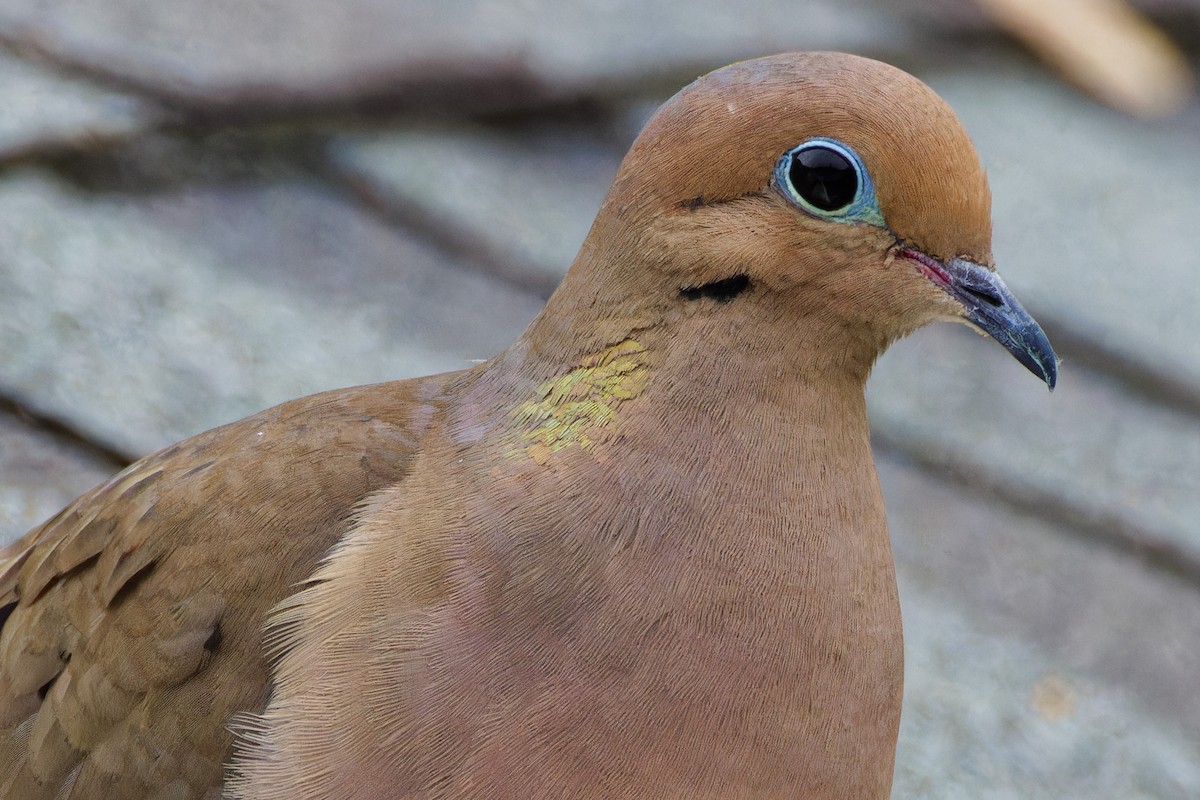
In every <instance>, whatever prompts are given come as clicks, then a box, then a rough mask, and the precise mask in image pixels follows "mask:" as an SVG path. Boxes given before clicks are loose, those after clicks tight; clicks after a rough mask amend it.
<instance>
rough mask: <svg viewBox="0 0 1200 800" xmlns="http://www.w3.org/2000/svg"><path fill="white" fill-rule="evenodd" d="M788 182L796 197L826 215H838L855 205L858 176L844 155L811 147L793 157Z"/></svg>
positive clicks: (822, 148) (818, 147) (828, 149)
mask: <svg viewBox="0 0 1200 800" xmlns="http://www.w3.org/2000/svg"><path fill="white" fill-rule="evenodd" d="M788 179H789V180H791V182H792V186H793V187H794V188H795V190H796V193H797V194H799V195H800V196H801V197H803V198H804V199H805V200H807V201H808V202H810V203H812V204H813V205H814V206H816V207H817V208H819V209H821V210H822V211H837V210H838V209H839V208H845V207H846V206H848V205H850V204H851V203H853V202H854V195H855V194H856V193H857V192H858V175H857V174H856V173H855V172H854V165H853V164H851V163H850V161H849V159H847V158H846V157H845V156H844V155H842V154H841V153H839V152H837V151H836V150H831V149H830V148H828V147H821V146H817V147H809V148H807V149H805V150H801V151H800V152H798V153H793V154H792V163H791V166H789V167H788Z"/></svg>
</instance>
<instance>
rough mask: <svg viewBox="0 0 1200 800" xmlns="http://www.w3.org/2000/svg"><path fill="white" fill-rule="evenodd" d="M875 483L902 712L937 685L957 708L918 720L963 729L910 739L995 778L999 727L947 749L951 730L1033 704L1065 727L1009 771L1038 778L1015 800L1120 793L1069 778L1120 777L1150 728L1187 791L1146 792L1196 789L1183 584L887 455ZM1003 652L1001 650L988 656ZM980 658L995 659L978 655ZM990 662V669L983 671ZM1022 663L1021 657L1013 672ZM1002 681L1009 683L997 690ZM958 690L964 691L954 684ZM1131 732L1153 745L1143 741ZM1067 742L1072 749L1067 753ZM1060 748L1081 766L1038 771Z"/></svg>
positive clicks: (1194, 644) (935, 691)
mask: <svg viewBox="0 0 1200 800" xmlns="http://www.w3.org/2000/svg"><path fill="white" fill-rule="evenodd" d="M880 474H881V480H882V483H883V487H884V494H885V497H886V499H887V505H888V519H889V522H890V524H891V529H892V541H893V545H894V549H895V553H896V562H897V570H898V573H899V581H900V594H901V600H902V602H903V605H904V611H905V632H906V636H907V639H908V645H909V649H908V652H909V653H910V654H913V655H914V656H915V658H916V659H917V660H916V661H914V662H910V663H909V665H908V667H907V670H906V675H908V676H909V679H908V691H909V697H910V698H911V699H912V700H913V701H914V703H915V706H913V705H908V706H906V709H905V714H906V715H907V714H908V712H909V710H910V709H911V708H913V707H920V706H921V705H922V704H924V705H925V706H926V707H928V706H929V705H930V704H931V703H936V702H940V701H941V700H942V699H943V698H944V696H945V695H946V691H944V690H947V689H949V690H951V691H950V692H949V697H948V698H946V699H952V700H953V702H954V703H955V704H963V705H965V706H966V707H965V708H956V709H945V710H943V711H936V710H928V711H927V712H922V713H929V714H933V715H945V716H954V717H955V718H957V719H959V720H960V722H958V723H954V722H949V721H946V722H945V723H944V724H945V727H944V728H943V727H941V725H942V723H939V724H938V725H937V726H933V727H924V726H921V727H920V728H919V738H921V739H926V738H929V739H931V740H932V739H936V738H937V737H938V736H939V735H941V736H945V737H946V738H947V740H948V741H947V743H946V745H945V746H946V747H952V748H954V749H958V750H959V751H960V752H962V753H963V755H964V757H969V758H972V759H976V760H979V759H983V760H987V759H995V763H994V764H993V766H992V767H991V768H989V770H988V771H989V772H992V773H993V774H1002V773H999V772H998V771H999V770H1000V765H1001V764H1002V763H1003V762H1004V760H1005V759H1006V758H1007V757H1008V756H1006V755H997V754H994V753H993V754H988V753H987V750H988V746H987V745H985V744H984V743H985V742H987V741H988V740H989V739H991V738H993V737H994V738H997V739H998V740H999V741H997V743H996V745H995V746H999V747H1004V746H1005V745H1004V743H1003V742H1004V740H1003V737H1001V736H999V734H1001V733H1003V729H1002V728H998V729H996V730H995V731H993V732H992V733H990V734H989V733H986V728H984V727H976V728H975V730H974V732H973V733H971V736H970V741H968V740H963V741H961V742H959V743H958V744H953V736H954V734H953V731H954V730H955V729H956V728H958V727H961V726H963V725H965V726H967V730H969V729H970V726H971V725H972V724H974V723H975V722H983V721H984V718H986V717H988V716H989V715H993V714H1001V715H1014V714H1018V712H1019V713H1020V714H1026V713H1028V712H1030V711H1033V712H1036V713H1037V716H1040V717H1043V718H1044V721H1045V722H1051V723H1055V722H1069V723H1071V724H1068V725H1065V726H1064V727H1062V728H1059V729H1057V733H1056V734H1055V735H1057V736H1060V737H1062V738H1061V741H1060V745H1056V746H1055V747H1056V748H1057V750H1058V752H1057V753H1039V752H1037V750H1036V749H1033V750H1029V751H1027V752H1025V753H1024V754H1023V755H1022V756H1021V759H1020V761H1018V762H1016V763H1015V764H1014V768H1013V770H1012V772H1013V773H1014V774H1013V778H1014V779H1017V778H1020V772H1021V771H1022V770H1030V771H1031V772H1032V774H1033V775H1034V776H1035V777H1038V778H1039V779H1044V780H1045V781H1046V782H1047V783H1046V789H1045V790H1043V791H1042V792H1033V793H1031V794H1028V795H1022V794H1021V793H1020V792H1017V793H1015V794H1013V795H1011V796H1013V797H1022V796H1028V797H1055V796H1058V795H1056V794H1055V793H1054V791H1052V790H1051V789H1052V788H1053V789H1055V790H1057V789H1062V788H1063V787H1071V786H1075V787H1076V789H1072V790H1071V791H1070V792H1068V793H1067V794H1064V795H1061V796H1070V797H1076V796H1077V797H1098V796H1103V797H1113V798H1119V797H1122V796H1124V795H1121V794H1120V793H1119V792H1116V791H1114V790H1115V789H1116V788H1117V786H1116V785H1111V786H1109V791H1108V793H1103V794H1089V792H1088V791H1087V790H1086V789H1087V787H1088V786H1089V785H1090V784H1089V783H1088V780H1090V779H1088V778H1086V776H1084V775H1083V774H1081V773H1076V771H1077V770H1084V769H1086V770H1097V771H1099V772H1104V771H1105V770H1109V771H1111V770H1114V769H1119V767H1118V765H1121V764H1124V765H1125V766H1126V767H1130V768H1132V767H1133V766H1134V765H1135V764H1136V762H1137V761H1139V760H1140V761H1143V762H1145V760H1146V759H1147V758H1153V757H1154V755H1153V753H1154V751H1156V750H1158V749H1159V747H1160V746H1162V745H1164V744H1165V742H1164V741H1163V740H1161V739H1157V738H1153V733H1152V731H1153V729H1154V728H1158V729H1160V730H1161V731H1162V732H1163V733H1165V734H1166V735H1167V739H1168V740H1169V739H1174V742H1173V743H1171V745H1170V747H1167V748H1166V749H1165V750H1164V751H1163V752H1173V753H1174V755H1172V756H1171V757H1170V759H1176V758H1177V757H1180V756H1183V757H1185V760H1186V762H1187V763H1186V767H1187V769H1186V770H1185V771H1184V772H1185V774H1186V781H1184V775H1179V774H1177V773H1179V768H1178V765H1172V764H1171V763H1167V764H1165V765H1164V768H1163V772H1164V777H1169V776H1172V775H1174V776H1175V777H1174V778H1173V780H1178V781H1183V784H1182V785H1184V786H1187V787H1189V788H1190V791H1187V792H1174V791H1166V788H1167V787H1169V786H1171V785H1172V784H1171V783H1170V781H1166V782H1159V783H1155V782H1153V781H1152V782H1150V783H1149V784H1148V785H1147V787H1145V788H1147V790H1148V788H1149V786H1153V785H1157V786H1158V787H1159V788H1160V789H1162V791H1161V793H1155V792H1153V791H1150V792H1149V794H1148V795H1146V796H1152V797H1164V798H1171V797H1180V798H1182V797H1190V796H1196V789H1197V787H1200V697H1197V695H1196V693H1195V691H1194V676H1195V675H1196V674H1197V672H1198V671H1200V592H1197V590H1196V587H1195V585H1194V584H1193V583H1190V582H1187V581H1183V580H1179V579H1176V578H1173V577H1169V576H1164V575H1163V574H1162V572H1161V571H1159V570H1156V569H1153V568H1148V567H1146V566H1145V565H1143V564H1141V563H1139V562H1138V561H1136V560H1135V559H1131V558H1129V557H1128V556H1127V555H1126V554H1123V553H1120V552H1116V551H1112V550H1107V549H1103V548H1096V547H1095V546H1094V544H1092V542H1090V541H1089V540H1088V539H1087V538H1086V537H1080V536H1078V535H1072V534H1071V533H1070V532H1068V531H1065V530H1063V529H1061V528H1058V527H1057V526H1055V525H1053V524H1048V523H1046V522H1044V521H1039V520H1037V519H1035V518H1033V517H1030V516H1028V515H1023V514H1018V513H1015V512H1011V511H1008V510H1006V509H1005V508H1004V507H1003V506H999V505H996V504H994V503H992V502H989V501H988V500H987V499H986V498H983V497H981V496H979V495H976V494H971V493H966V492H963V491H962V490H961V489H958V488H956V487H952V486H946V485H944V484H940V483H939V482H938V481H936V480H934V479H931V478H930V477H929V476H928V475H927V474H924V473H922V472H921V471H919V470H917V469H914V468H912V467H911V466H908V465H905V464H902V463H899V462H897V461H896V460H895V459H893V458H890V457H885V458H882V459H880ZM939 617H941V620H939ZM954 618H957V619H958V620H959V621H958V622H954V621H953V619H954ZM947 626H948V628H949V630H947V629H946V628H947ZM955 628H957V629H958V630H959V632H963V631H965V630H966V629H969V630H970V635H969V636H965V637H964V639H963V641H961V642H958V643H955V642H954V638H956V637H957V636H958V635H959V634H958V633H957V632H955V630H954V629H955ZM975 637H982V638H989V637H995V638H996V639H997V640H998V641H997V642H995V643H993V644H991V645H986V646H984V647H982V648H980V647H979V646H978V644H979V640H978V639H976V641H975V643H974V644H972V643H971V640H972V639H973V638H975ZM1010 648H1011V649H1013V650H1014V652H1013V653H1012V654H1009V655H1007V656H1001V655H1000V653H1002V652H1003V651H1005V650H1008V649H1010ZM981 650H990V651H992V653H993V655H991V656H984V655H983V654H982V653H981ZM933 656H936V660H931V659H932V657H933ZM991 659H994V660H995V663H993V664H991V665H990V666H989V665H988V661H989V660H991ZM1024 659H1029V661H1030V663H1029V664H1028V665H1023V664H1022V661H1023V660H1024ZM1006 673H1008V674H1007V677H1006ZM1050 676H1059V678H1060V679H1061V683H1060V684H1059V685H1056V683H1055V681H1051V682H1050V683H1049V684H1045V685H1042V686H1039V684H1041V683H1042V681H1044V680H1046V679H1047V678H1048V677H1050ZM914 681H915V683H914ZM945 681H951V682H950V683H944V682H945ZM998 681H1007V682H1008V683H1007V684H1004V683H1000V684H999V685H997V682H998ZM957 682H961V685H958V686H954V685H953V684H954V683H957ZM1063 684H1065V686H1064V685H1063ZM1075 684H1078V686H1076V687H1075V688H1071V687H1072V686H1073V685H1075ZM921 687H925V688H921ZM939 687H941V688H939ZM1080 687H1082V688H1080ZM1035 689H1037V691H1036V692H1035ZM926 694H927V695H928V698H927V699H926V700H921V699H920V698H921V696H922V695H926ZM1101 711H1102V713H1101ZM1089 714H1098V715H1099V716H1100V717H1105V718H1107V719H1106V721H1105V722H1104V724H1103V725H1100V724H1097V727H1095V728H1094V729H1093V730H1089V728H1090V727H1092V726H1091V725H1090V724H1089V723H1087V722H1086V720H1085V719H1084V718H1085V717H1086V716H1088V715H1089ZM1126 717H1127V719H1125V723H1124V725H1122V724H1120V723H1121V720H1122V718H1126ZM1033 719H1034V717H1029V718H1028V719H1027V720H1026V722H1025V723H1022V724H1023V725H1024V724H1028V722H1029V721H1031V720H1033ZM1093 719H1097V720H1098V717H1095V716H1094V717H1093ZM906 724H909V723H908V721H907V720H906ZM987 724H989V725H990V724H992V722H988V723H987ZM1039 724H1040V723H1039ZM939 730H941V731H942V733H940V734H939ZM1014 733H1015V732H1014ZM1110 733H1111V734H1112V735H1113V736H1114V737H1115V738H1114V739H1113V740H1112V741H1107V742H1106V741H1105V739H1104V736H1106V735H1109V734H1110ZM1143 735H1146V736H1148V737H1151V738H1150V739H1147V740H1146V741H1145V742H1144V743H1141V742H1140V741H1139V740H1140V739H1141V737H1142V736H1143ZM1016 738H1017V740H1019V739H1020V737H1019V736H1017V737H1016ZM1068 740H1071V741H1073V744H1072V745H1071V746H1070V747H1066V743H1067V741H1068ZM920 747H921V748H923V747H925V745H921V746H920ZM1071 751H1077V752H1076V757H1077V759H1079V762H1078V763H1075V764H1069V763H1052V764H1043V766H1041V767H1039V766H1037V765H1036V764H1035V763H1034V762H1036V761H1038V759H1041V758H1043V757H1046V758H1052V759H1055V760H1058V759H1060V758H1061V757H1062V756H1063V755H1065V754H1066V753H1068V752H1071ZM1008 755H1014V753H1013V751H1009V753H1008ZM1135 755H1136V757H1135ZM1170 759H1169V762H1170ZM1021 761H1023V762H1025V763H1024V764H1022V763H1020V762H1021ZM955 763H957V761H956V760H952V761H949V762H948V763H947V765H946V766H947V767H953V765H954V764H955ZM1144 765H1145V764H1144V763H1143V766H1144ZM926 767H928V768H929V769H934V766H933V765H932V764H927V765H925V766H924V767H922V769H921V771H922V772H925V771H927V770H926ZM943 768H945V767H943ZM1139 769H1140V767H1139ZM1073 773H1076V774H1073ZM1125 775H1126V777H1129V776H1130V775H1131V773H1128V772H1127V773H1126V774H1125ZM1108 777H1110V778H1113V779H1115V778H1116V777H1117V776H1116V775H1113V774H1110V775H1109V776H1108ZM1102 778H1103V776H1097V779H1102ZM1076 781H1078V782H1076ZM1005 785H1007V784H1005ZM897 796H898V797H908V796H924V795H923V794H920V793H917V794H900V795H897ZM942 796H946V797H954V796H955V795H954V794H953V793H948V794H945V795H942ZM959 796H963V797H967V796H971V797H973V796H975V795H974V794H973V793H970V792H963V793H962V794H961V795H959ZM996 796H1005V797H1007V796H1010V795H996ZM1131 796H1133V795H1131ZM1136 796H1143V795H1136Z"/></svg>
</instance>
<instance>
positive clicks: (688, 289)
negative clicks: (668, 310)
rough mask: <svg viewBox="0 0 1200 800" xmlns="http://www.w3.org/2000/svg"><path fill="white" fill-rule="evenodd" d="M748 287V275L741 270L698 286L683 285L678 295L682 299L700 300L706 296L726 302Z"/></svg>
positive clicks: (719, 301)
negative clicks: (735, 273)
mask: <svg viewBox="0 0 1200 800" xmlns="http://www.w3.org/2000/svg"><path fill="white" fill-rule="evenodd" d="M749 288H750V276H749V275H747V274H745V273H744V272H742V273H738V274H737V275H730V276H729V277H728V278H721V279H720V280H717V281H710V282H709V283H705V284H701V285H699V286H684V287H683V288H682V289H680V290H679V296H680V297H682V298H683V299H684V300H700V299H701V298H704V297H708V298H711V299H713V300H716V301H717V302H718V303H728V302H729V301H730V300H732V299H733V298H735V297H737V296H738V295H739V294H741V293H742V292H744V291H746V290H747V289H749Z"/></svg>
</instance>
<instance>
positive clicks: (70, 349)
mask: <svg viewBox="0 0 1200 800" xmlns="http://www.w3.org/2000/svg"><path fill="white" fill-rule="evenodd" d="M814 48H820V49H841V50H850V51H854V52H857V53H860V54H864V55H870V56H875V57H879V58H883V59H885V60H888V61H891V62H892V63H895V64H897V65H898V66H901V67H904V68H906V69H908V70H909V71H912V72H914V73H915V74H917V75H918V76H920V77H922V78H923V79H925V80H926V81H927V82H929V83H930V84H931V85H932V86H933V87H934V88H935V89H937V90H938V91H939V92H941V93H942V94H943V95H944V96H945V97H946V98H947V99H948V100H949V101H950V102H951V104H952V105H954V107H955V108H956V109H957V110H958V112H959V113H960V115H961V116H962V118H963V119H964V121H965V123H966V126H967V128H968V129H969V131H970V132H971V134H972V135H973V137H974V138H975V141H976V143H977V145H978V147H979V150H980V152H981V154H982V156H983V159H984V162H985V163H986V165H987V167H988V171H989V174H990V176H991V180H992V188H993V194H994V200H995V229H996V248H995V249H996V258H997V262H998V265H999V266H1000V268H1001V271H1002V272H1003V274H1004V275H1005V276H1006V278H1007V280H1008V282H1009V285H1010V286H1011V287H1012V288H1013V289H1014V290H1015V291H1016V293H1017V295H1018V296H1020V297H1021V298H1023V299H1024V300H1025V301H1026V304H1027V306H1028V307H1029V308H1030V309H1031V310H1032V311H1033V312H1034V314H1035V315H1036V316H1037V317H1038V318H1039V319H1040V320H1041V321H1042V323H1043V324H1044V326H1045V328H1046V330H1047V332H1048V333H1049V335H1050V338H1051V340H1052V341H1053V342H1054V343H1055V344H1056V345H1057V347H1058V349H1059V352H1060V355H1061V356H1062V357H1063V364H1062V370H1061V381H1060V386H1059V389H1058V390H1057V391H1056V392H1055V393H1054V394H1053V395H1048V394H1047V393H1046V391H1045V388H1044V387H1042V386H1041V385H1040V384H1039V382H1038V381H1037V380H1036V379H1034V378H1033V377H1032V376H1030V375H1028V374H1026V373H1025V372H1024V371H1023V369H1022V368H1021V367H1020V366H1019V365H1018V364H1016V362H1015V361H1013V360H1012V359H1010V358H1009V357H1008V356H1007V354H1005V353H1004V352H1003V351H1002V350H1001V349H1000V348H999V347H996V346H995V345H994V344H992V343H989V342H983V341H976V340H974V339H973V335H972V334H971V333H970V332H969V331H966V330H965V329H961V328H957V327H952V326H936V327H934V328H932V329H929V330H926V331H923V332H922V333H920V334H918V335H916V336H914V337H913V338H912V339H910V340H908V341H906V342H902V343H901V344H899V345H897V346H896V347H895V348H894V349H893V350H892V352H890V353H889V354H888V355H887V356H886V357H885V359H884V360H883V361H882V362H881V363H880V364H879V366H878V367H877V370H876V374H875V376H874V378H873V380H872V385H871V389H870V394H871V403H872V408H873V421H874V425H875V430H876V436H875V441H876V447H877V455H878V461H879V467H880V472H881V475H882V478H883V483H884V490H885V492H886V494H887V498H888V504H889V514H890V518H891V524H892V530H893V538H894V541H895V549H896V555H897V560H898V566H899V576H900V588H901V595H902V598H903V603H904V611H905V621H906V630H907V640H908V665H907V697H906V705H905V710H904V721H903V730H902V737H901V743H900V753H899V763H898V768H897V777H896V797H898V798H910V797H915V798H946V800H951V799H952V798H953V799H955V800H957V799H958V798H975V799H990V798H1014V799H1015V798H1022V800H1025V799H1027V798H1055V800H1060V799H1061V798H1087V799H1088V800H1096V799H1097V798H1114V799H1116V798H1119V799H1120V800H1131V799H1132V798H1151V797H1153V798H1192V797H1200V691H1197V689H1198V687H1200V683H1198V681H1200V346H1198V345H1197V344H1196V342H1197V340H1198V339H1197V337H1198V336H1200V327H1198V315H1197V311H1196V308H1197V305H1198V304H1200V283H1198V278H1200V266H1198V264H1197V261H1198V258H1197V241H1198V237H1197V234H1196V230H1197V227H1198V226H1200V106H1198V105H1197V102H1196V101H1195V100H1194V99H1193V97H1192V84H1191V82H1192V78H1191V75H1192V69H1191V65H1192V64H1194V63H1195V60H1196V57H1197V55H1198V54H1200V2H1198V1H1197V0H1142V1H1141V2H1138V3H1136V4H1134V5H1133V6H1127V5H1124V4H1122V3H1119V2H1117V1H1116V0H1053V1H1051V0H980V2H978V3H976V2H973V1H972V0H899V1H897V2H892V1H890V0H812V1H810V2H804V1H803V0H790V1H786V2H785V1H784V0H741V2H738V3H727V2H717V1H716V0H693V1H692V2H689V3H677V2H669V1H668V0H636V2H634V1H633V0H609V2H591V3H570V2H560V1H559V0H508V2H500V1H499V0H493V1H492V2H488V0H440V1H438V0H428V2H421V3H416V2H396V0H260V1H259V2H247V0H4V3H3V6H2V7H0V539H7V538H11V537H13V536H15V535H17V534H19V533H20V532H22V531H24V530H25V529H26V528H28V527H29V526H31V525H33V524H34V523H36V522H38V521H40V520H41V519H42V518H44V517H46V516H48V515H49V514H51V513H52V512H54V511H55V510H57V508H58V507H60V506H61V505H62V504H64V503H65V502H67V501H68V500H70V499H71V498H73V497H74V496H75V495H76V494H78V493H80V492H81V491H83V490H84V489H86V488H88V487H89V486H90V485H92V484H94V483H96V482H99V481H101V480H102V479H104V478H105V477H106V476H107V475H109V474H111V473H113V472H114V471H116V470H117V469H119V468H120V467H121V466H122V465H123V464H125V463H127V462H128V461H129V460H130V459H133V458H135V457H137V456H140V455H143V454H145V453H147V452H149V451H151V450H153V449H156V448H158V447H160V446H163V445H165V444H168V443H169V442H171V441H173V440H176V439H179V438H181V437H184V436H186V435H189V434H192V433H196V432H198V431H201V430H203V429H206V428H209V427H211V426H214V425H217V424H220V423H222V422H226V421H229V420H232V419H235V418H238V417H241V416H244V415H246V414H248V413H251V412H253V411H256V410H258V409H260V408H263V407H265V406H267V405H271V404H274V403H277V402H280V401H282V400H285V399H288V398H291V397H295V396H299V395H302V394H308V393H311V392H314V391H318V390H321V389H327V388H332V387H335V386H342V385H349V384H355V383H365V382H373V381H379V380H385V379H392V378H398V377H405V376H410V375H416V374H421V373H426V372H432V371H439V370H444V369H455V368H459V367H462V366H465V365H466V364H467V363H468V361H469V360H470V359H475V358H486V357H488V356H491V355H492V354H494V353H495V352H496V351H497V350H499V349H500V348H501V347H503V346H504V345H505V344H506V343H507V342H508V341H510V340H511V339H512V338H513V337H515V336H516V335H517V334H518V333H519V332H520V331H521V329H522V328H523V327H524V325H525V324H526V323H527V322H528V320H529V319H530V318H531V317H532V315H533V314H534V313H535V312H536V311H537V309H538V308H539V307H540V305H541V303H542V302H543V300H544V299H545V297H546V296H547V295H548V293H549V292H550V291H551V290H552V288H553V287H554V285H555V283H556V281H557V280H558V278H559V277H560V276H561V274H562V273H563V271H564V270H565V268H566V266H567V264H568V263H569V262H570V260H571V258H572V256H573V255H574V252H575V250H576V248H577V247H578V245H579V243H580V241H581V240H582V238H583V236H584V234H585V233H586V231H587V228H588V225H589V223H590V221H591V218H592V216H593V214H594V212H595V209H596V208H597V206H598V205H599V202H600V200H601V198H602V197H603V195H604V192H605V191H606V189H607V186H608V182H609V180H610V179H611V177H612V175H613V173H614V171H615V170H616V167H617V164H618V163H619V161H620V158H621V155H622V153H623V152H624V149H625V148H626V147H627V146H628V144H629V143H630V141H631V140H632V137H633V136H634V135H635V134H636V132H637V129H638V127H639V126H640V124H641V123H642V122H643V121H644V120H645V118H646V117H647V115H648V114H649V113H650V111H651V110H652V109H653V108H654V107H655V105H657V104H658V103H659V102H661V101H662V100H664V99H665V98H666V97H668V96H670V94H671V93H673V92H674V91H675V90H676V89H677V88H679V86H681V85H683V84H684V83H686V82H688V81H689V80H691V79H692V78H694V77H695V76H696V75H698V74H700V73H702V72H705V71H707V70H709V69H711V68H714V67H716V66H719V65H721V64H724V63H727V62H729V61H732V60H736V59H738V58H744V57H750V56H755V55H763V54H767V53H771V52H777V51H781V50H789V49H814ZM679 168H680V169H688V168H689V165H687V164H680V165H679Z"/></svg>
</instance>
